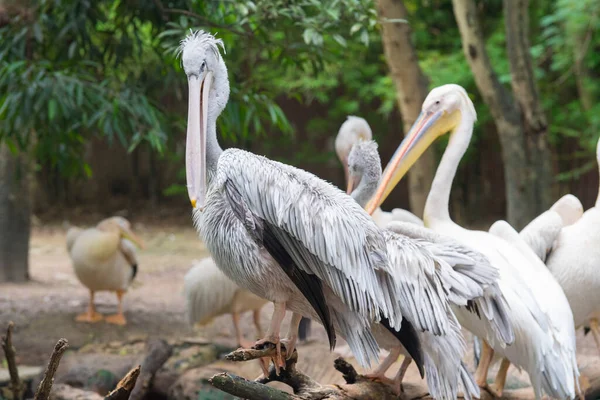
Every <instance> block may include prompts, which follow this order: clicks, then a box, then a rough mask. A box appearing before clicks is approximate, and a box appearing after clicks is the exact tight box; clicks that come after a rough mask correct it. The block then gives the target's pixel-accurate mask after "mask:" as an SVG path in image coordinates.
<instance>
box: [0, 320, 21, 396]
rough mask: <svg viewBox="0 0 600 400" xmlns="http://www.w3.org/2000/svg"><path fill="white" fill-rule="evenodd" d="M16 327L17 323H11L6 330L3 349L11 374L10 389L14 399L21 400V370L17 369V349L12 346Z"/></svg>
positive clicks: (3, 337)
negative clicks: (13, 332)
mask: <svg viewBox="0 0 600 400" xmlns="http://www.w3.org/2000/svg"><path fill="white" fill-rule="evenodd" d="M14 327H15V323H14V322H12V321H10V322H9V323H8V328H7V329H6V335H5V336H2V349H3V350H4V355H5V356H6V363H7V364H8V373H9V374H10V389H11V391H12V393H13V399H15V400H20V399H22V398H23V384H22V383H21V380H20V379H19V370H18V369H17V362H16V361H15V356H16V353H15V348H14V347H13V345H12V331H13V328H14Z"/></svg>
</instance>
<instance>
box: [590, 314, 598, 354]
mask: <svg viewBox="0 0 600 400" xmlns="http://www.w3.org/2000/svg"><path fill="white" fill-rule="evenodd" d="M590 329H591V331H592V334H593V335H594V340H595V341H596V347H597V348H598V350H599V351H600V328H599V327H598V320H597V319H596V318H592V319H590Z"/></svg>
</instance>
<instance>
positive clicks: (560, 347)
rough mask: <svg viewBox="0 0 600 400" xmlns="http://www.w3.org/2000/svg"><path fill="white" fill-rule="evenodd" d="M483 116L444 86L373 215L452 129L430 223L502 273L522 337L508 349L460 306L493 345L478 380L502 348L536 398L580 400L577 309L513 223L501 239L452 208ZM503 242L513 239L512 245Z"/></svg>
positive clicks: (403, 148) (393, 166)
mask: <svg viewBox="0 0 600 400" xmlns="http://www.w3.org/2000/svg"><path fill="white" fill-rule="evenodd" d="M476 118H477V117H476V113H475V107H474V106H473V103H472V102H471V100H470V99H469V97H468V95H467V93H466V91H465V90H464V89H463V88H462V87H460V86H458V85H444V86H441V87H438V88H435V89H433V90H432V91H431V92H430V93H429V95H428V96H427V98H426V99H425V102H424V103H423V109H422V112H421V115H420V116H419V118H418V119H417V121H416V122H415V124H414V125H413V127H412V128H411V130H410V132H409V133H408V134H407V135H406V137H405V139H404V140H403V141H402V143H401V144H400V147H399V148H398V150H397V151H396V153H395V155H394V157H393V158H392V160H391V161H390V163H389V165H388V166H387V167H386V170H385V171H384V176H383V179H382V182H381V185H380V187H379V188H378V190H377V194H376V195H375V197H374V199H373V201H372V202H371V203H370V204H369V207H368V210H367V211H373V209H374V208H375V207H376V206H377V205H379V204H380V203H381V202H382V201H383V200H384V199H385V197H386V196H387V194H388V193H389V192H390V191H391V190H392V189H393V187H394V185H395V184H397V183H398V181H399V180H400V179H401V178H402V176H403V175H404V174H406V172H407V171H408V169H409V168H410V166H411V165H412V164H414V162H415V161H416V160H417V159H418V157H419V156H420V155H421V154H422V153H423V152H424V151H425V150H426V149H427V147H428V146H429V145H430V144H431V143H433V141H434V140H435V139H436V138H437V137H438V136H440V135H442V134H444V133H447V132H452V134H451V136H450V140H449V142H448V147H447V149H446V151H445V153H444V155H443V157H442V160H441V162H440V165H439V167H438V170H437V172H436V175H435V178H434V181H433V184H432V187H431V191H430V193H429V196H428V198H427V202H426V204H425V212H424V222H425V226H427V227H430V228H432V229H433V230H434V231H436V232H439V233H443V234H446V235H448V236H450V237H452V238H454V239H456V240H459V241H460V242H462V243H465V244H468V245H469V246H472V247H473V248H474V249H475V250H477V251H480V252H481V253H482V254H483V255H485V256H486V257H487V258H488V259H489V260H490V262H491V263H492V265H494V266H495V267H496V268H498V270H499V272H500V280H499V284H500V288H501V290H502V293H503V294H504V298H505V299H506V300H507V302H508V306H509V308H510V313H509V317H510V321H511V323H512V327H513V329H514V333H515V341H514V343H513V344H512V345H510V346H504V345H503V344H502V343H501V342H500V341H498V340H497V339H496V336H495V335H492V334H491V333H492V332H493V330H492V329H490V326H489V323H488V321H486V320H485V319H484V320H481V319H478V318H476V316H474V314H472V313H467V312H465V310H464V309H462V308H456V309H455V312H456V315H457V317H458V319H459V321H460V323H461V325H462V326H463V327H465V328H466V329H468V330H469V331H471V332H472V333H473V334H475V335H476V336H479V337H480V338H482V339H484V340H485V341H487V343H488V344H489V345H490V346H491V348H489V347H487V346H484V354H483V356H482V360H481V363H480V364H479V367H478V369H477V372H476V379H477V382H478V384H479V385H481V386H485V385H486V378H487V371H488V368H489V364H490V362H491V360H492V357H493V353H494V351H495V352H498V353H499V354H501V355H502V356H503V357H505V358H507V359H508V360H510V362H512V363H514V364H515V365H517V366H519V367H521V368H523V369H525V370H526V371H527V372H528V373H529V377H530V379H531V382H532V386H533V389H534V391H535V395H536V398H541V396H542V394H543V393H547V394H548V395H549V396H551V397H555V398H561V399H564V398H573V397H575V382H576V380H577V379H576V378H577V377H578V375H579V371H578V369H577V364H576V360H575V329H574V327H573V323H572V313H571V309H570V307H569V304H568V301H567V299H566V297H565V295H564V292H563V291H562V289H561V288H560V286H559V285H558V284H557V283H556V281H555V279H554V278H553V277H552V275H551V274H550V272H549V271H548V270H547V269H546V268H545V267H544V265H543V263H542V262H541V261H540V260H539V259H538V258H537V257H535V255H534V254H533V253H532V252H530V253H529V254H527V253H526V252H524V251H523V247H526V245H525V246H515V243H518V241H517V240H516V239H515V238H514V234H513V233H512V232H510V231H509V230H507V229H506V230H504V228H506V227H505V226H504V227H502V226H501V227H500V228H501V231H500V232H496V233H498V234H499V236H500V237H499V236H497V235H494V234H492V233H489V232H482V231H471V230H467V229H464V228H462V227H460V226H459V225H457V224H456V223H454V222H453V221H452V220H451V218H450V215H449V212H448V203H449V198H450V190H451V187H452V181H453V179H454V176H455V174H456V170H457V168H458V164H459V162H460V159H461V158H462V156H463V155H464V153H465V151H466V150H467V147H468V145H469V141H470V140H471V135H472V132H473V125H474V123H475V120H476ZM503 237H504V238H509V240H510V242H509V241H507V240H505V239H503ZM517 237H518V236H517ZM521 244H524V243H521ZM532 255H533V257H532ZM492 349H493V350H492ZM505 379H506V375H505V374H504V376H501V375H499V376H497V379H496V384H497V390H498V391H499V392H500V393H501V391H502V389H503V387H504V383H505Z"/></svg>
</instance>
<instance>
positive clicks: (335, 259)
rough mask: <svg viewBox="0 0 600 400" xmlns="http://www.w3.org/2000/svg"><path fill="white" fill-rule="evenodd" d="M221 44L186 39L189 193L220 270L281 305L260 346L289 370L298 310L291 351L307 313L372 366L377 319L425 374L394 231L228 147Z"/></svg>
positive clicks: (327, 187) (304, 179)
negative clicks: (403, 295)
mask: <svg viewBox="0 0 600 400" xmlns="http://www.w3.org/2000/svg"><path fill="white" fill-rule="evenodd" d="M218 46H223V42H222V41H221V40H220V39H216V38H215V37H214V36H212V35H210V34H208V33H205V32H202V31H198V32H192V33H191V34H190V35H188V36H187V37H186V38H185V39H184V40H183V41H182V43H181V52H182V62H183V68H184V71H185V73H186V75H187V77H188V85H189V109H188V130H187V143H186V177H187V184H188V194H189V197H190V200H191V203H192V207H193V218H194V223H195V226H196V228H197V229H198V231H199V233H200V236H201V237H202V239H203V240H204V243H205V244H206V247H207V248H208V250H209V251H210V253H211V254H212V257H213V259H214V260H215V263H216V264H217V266H218V267H219V268H220V269H221V271H223V272H224V273H225V275H227V276H228V277H229V278H230V279H232V280H233V281H234V282H235V283H236V284H237V285H239V286H240V287H243V288H245V289H248V290H250V291H251V292H253V293H254V294H256V295H258V296H260V297H264V298H266V299H268V300H270V301H272V302H273V303H274V311H273V316H272V319H271V323H270V325H269V328H268V331H267V334H266V336H265V338H264V339H262V340H260V341H258V342H257V345H260V344H263V343H268V342H271V343H275V345H276V348H277V356H276V357H275V362H276V363H275V365H276V367H278V366H283V365H284V363H283V360H282V358H281V341H280V325H281V322H282V320H283V318H284V317H285V312H286V310H287V309H290V310H292V311H293V312H294V315H293V316H292V322H291V324H290V330H289V332H288V338H287V347H286V350H287V354H289V355H291V353H292V350H293V348H294V345H295V340H296V336H297V332H298V324H299V323H300V320H301V317H302V316H305V317H308V318H311V319H315V320H318V321H320V322H321V323H322V324H323V326H324V327H325V330H326V332H327V335H328V337H329V344H330V347H332V348H333V347H334V346H335V341H336V332H337V333H340V334H341V335H342V336H343V337H344V338H345V339H346V341H347V342H348V345H349V347H350V348H351V349H352V351H353V353H354V355H355V356H356V358H357V361H358V362H359V363H360V364H361V365H363V366H367V365H369V364H370V362H371V361H376V360H378V351H379V347H378V344H377V342H376V341H375V338H374V337H373V334H372V333H371V323H372V322H374V321H380V322H381V324H382V325H383V326H385V329H387V330H388V331H390V332H391V333H392V334H393V335H395V336H396V337H397V338H398V340H400V341H401V343H402V344H403V345H404V347H405V348H406V349H407V350H408V352H409V353H410V354H411V356H412V357H413V358H415V360H416V361H417V364H418V365H419V367H420V368H422V359H423V355H422V351H421V345H420V342H419V339H418V337H417V334H416V330H415V327H413V326H412V324H411V323H410V322H408V321H407V320H406V319H405V318H404V319H403V318H402V312H401V308H400V306H401V304H400V302H399V301H398V300H397V299H399V298H400V297H399V294H398V292H399V288H398V287H397V286H398V285H397V283H396V281H395V278H394V274H393V271H392V270H391V268H390V265H389V262H388V260H387V255H386V242H385V238H384V235H383V233H382V232H381V230H380V229H379V228H378V227H377V226H376V225H375V223H374V222H373V220H372V219H371V217H370V216H369V215H368V214H367V213H366V212H364V210H363V209H362V208H361V207H360V206H359V205H358V204H356V203H355V202H354V200H352V198H351V197H349V196H347V195H346V194H345V193H344V192H342V191H340V190H339V189H337V188H335V187H334V186H333V185H331V184H329V183H327V182H325V181H323V180H321V179H319V178H317V177H316V176H314V175H312V174H310V173H308V172H306V171H303V170H300V169H297V168H294V167H291V166H288V165H285V164H282V163H279V162H275V161H272V160H269V159H267V158H265V157H261V156H257V155H254V154H252V153H249V152H246V151H243V150H239V149H228V150H225V151H223V150H222V149H221V147H220V146H219V143H218V141H217V133H216V120H217V117H218V116H219V114H220V113H221V111H222V110H223V109H224V108H225V105H226V104H227V100H228V97H229V81H228V77H227V68H226V66H225V63H224V61H223V58H222V57H221V55H220V52H219V49H218ZM349 232H352V235H348V233H349ZM418 328H419V329H421V327H418Z"/></svg>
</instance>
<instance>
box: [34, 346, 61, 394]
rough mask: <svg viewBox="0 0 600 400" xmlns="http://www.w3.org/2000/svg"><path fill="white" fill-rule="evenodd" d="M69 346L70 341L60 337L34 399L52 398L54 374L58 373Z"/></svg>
mask: <svg viewBox="0 0 600 400" xmlns="http://www.w3.org/2000/svg"><path fill="white" fill-rule="evenodd" d="M68 347H69V342H68V341H67V339H59V341H58V342H57V343H56V345H55V346H54V351H53V352H52V355H51V356H50V362H48V366H47V367H46V371H45V372H44V377H43V378H42V381H41V382H40V385H39V386H38V389H37V391H36V392H35V397H34V400H47V399H49V398H50V390H51V389H52V383H53V382H54V374H55V373H56V369H57V368H58V364H59V363H60V359H61V358H62V355H63V354H64V352H65V351H66V350H67V348H68Z"/></svg>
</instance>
